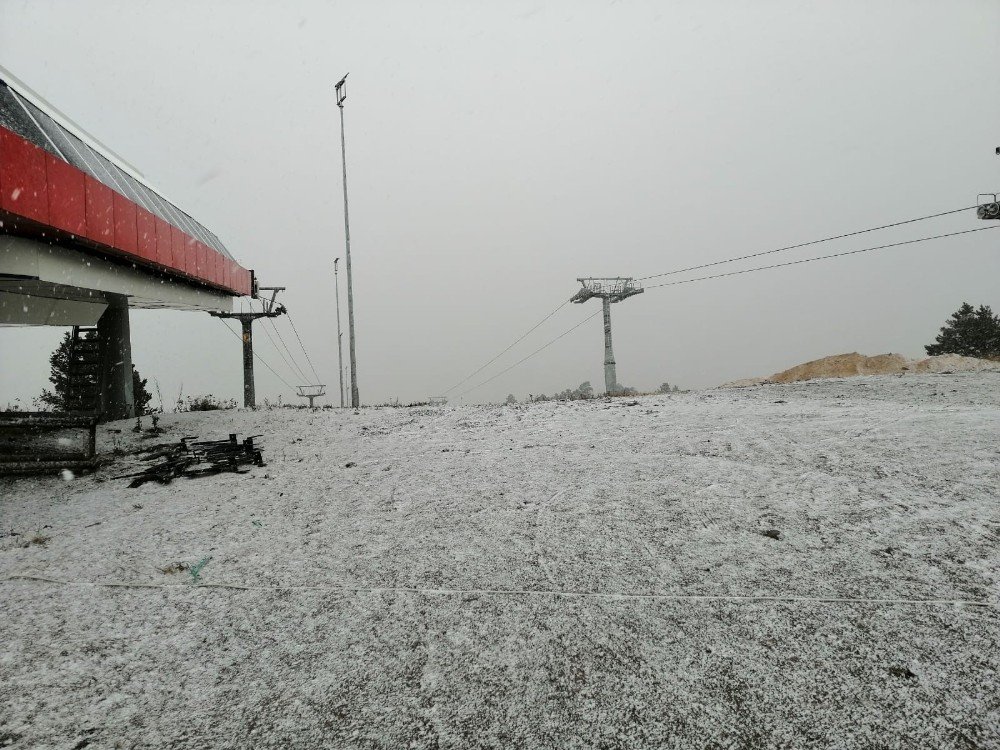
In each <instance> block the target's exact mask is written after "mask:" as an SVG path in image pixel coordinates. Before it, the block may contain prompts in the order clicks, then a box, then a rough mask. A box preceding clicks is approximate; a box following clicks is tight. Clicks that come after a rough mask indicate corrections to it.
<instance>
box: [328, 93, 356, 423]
mask: <svg viewBox="0 0 1000 750" xmlns="http://www.w3.org/2000/svg"><path fill="white" fill-rule="evenodd" d="M334 88H335V89H336V91H337V106H338V107H340V156H341V159H342V160H343V164H344V243H345V247H346V249H345V251H344V260H345V264H346V265H347V348H348V351H349V352H350V355H351V406H352V407H353V408H355V409H357V408H358V407H359V406H361V397H360V396H359V395H358V360H357V356H356V355H355V351H354V286H353V284H352V283H351V225H350V222H349V221H348V218H347V146H346V145H345V141H344V100H345V99H347V75H346V74H345V75H344V77H343V78H341V79H340V82H339V83H338V84H337V85H336V86H335V87H334Z"/></svg>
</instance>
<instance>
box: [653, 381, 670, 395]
mask: <svg viewBox="0 0 1000 750" xmlns="http://www.w3.org/2000/svg"><path fill="white" fill-rule="evenodd" d="M656 392H657V393H670V392H671V391H670V383H663V384H661V385H660V387H659V388H657V389H656Z"/></svg>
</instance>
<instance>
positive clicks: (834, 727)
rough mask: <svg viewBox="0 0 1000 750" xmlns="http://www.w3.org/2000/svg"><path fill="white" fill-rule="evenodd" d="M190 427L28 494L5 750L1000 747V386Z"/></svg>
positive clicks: (824, 390)
mask: <svg viewBox="0 0 1000 750" xmlns="http://www.w3.org/2000/svg"><path fill="white" fill-rule="evenodd" d="M633 403H634V405H633ZM162 424H163V425H165V426H166V427H167V428H168V430H169V432H168V434H167V435H166V436H164V438H162V439H176V438H179V437H180V436H182V435H198V436H200V437H202V438H205V439H207V438H213V437H223V436H225V435H226V434H227V433H228V432H230V431H238V432H239V433H240V434H241V435H245V434H256V433H266V435H267V438H266V441H265V458H266V459H267V461H268V466H267V467H265V468H262V469H260V468H255V469H254V470H253V471H252V472H251V473H250V474H248V475H244V476H235V475H221V476H217V477H210V478H204V479H198V480H177V481H176V482H175V483H173V484H172V485H170V486H158V485H145V486H143V487H141V488H139V489H134V490H133V489H128V488H127V481H125V480H120V479H113V478H112V477H114V476H115V475H116V474H118V473H121V472H123V471H126V470H127V469H128V468H129V467H130V466H133V465H134V462H135V459H134V458H132V457H129V456H122V457H120V458H119V459H118V460H117V461H116V463H115V464H114V465H112V466H109V467H107V468H105V469H103V470H101V471H100V472H99V473H98V474H97V475H95V476H89V477H82V478H79V479H76V480H74V481H71V482H64V481H62V480H60V479H19V480H11V479H6V480H0V533H2V534H3V537H2V538H0V579H5V580H2V582H0V592H2V594H3V608H2V610H0V612H2V614H0V628H2V632H3V633H4V638H5V640H6V644H5V648H4V649H3V652H2V655H0V747H2V746H4V742H5V741H6V742H7V743H8V744H10V745H11V746H13V747H32V748H34V747H73V746H74V745H76V744H77V743H78V742H81V741H83V740H88V741H89V745H79V746H81V747H82V746H90V747H115V746H116V743H120V745H119V746H121V747H164V746H170V747H184V748H188V747H189V748H203V747H247V746H254V747H303V748H307V747H317V746H323V745H327V746H343V747H455V748H458V747H496V748H508V747H581V748H583V747H677V748H687V747H706V746H710V747H747V746H750V747H810V746H815V747H856V748H868V747H935V748H948V747H1000V676H998V667H1000V656H998V649H1000V622H998V619H997V615H998V610H997V606H998V604H1000V573H998V562H1000V555H998V541H1000V511H998V506H997V499H998V491H997V487H998V486H1000V440H998V438H1000V375H998V374H997V373H965V374H949V375H942V374H926V375H906V376H903V377H885V376H882V377H860V378H851V379H843V380H822V381H812V382H805V383H797V384H789V385H767V386H759V387H752V388H746V389H741V390H717V391H707V392H694V393H687V394H678V395H673V396H661V397H649V398H640V399H638V400H637V401H636V402H633V401H632V400H629V399H615V400H613V401H611V402H605V401H592V402H571V403H552V402H549V403H542V404H535V405H530V406H516V407H488V406H479V407H476V406H470V407H457V408H448V407H446V408H442V409H365V410H362V411H361V413H360V414H358V415H354V414H353V413H351V412H349V411H348V412H340V411H337V410H334V411H317V412H312V413H310V412H306V411H293V410H275V411H258V412H243V411H240V412H235V411H234V412H225V413H202V414H183V415H168V416H166V417H165V418H164V419H163V422H162ZM130 426H131V425H128V424H118V425H114V426H113V427H116V428H119V429H121V430H122V431H121V432H120V433H118V434H115V433H110V432H105V433H104V434H103V435H102V443H103V446H104V447H105V449H111V448H115V447H117V448H118V449H120V450H122V451H128V450H129V449H130V448H131V447H132V446H133V445H134V444H135V443H136V437H135V436H134V435H133V434H132V433H131V432H130V431H129V427H130ZM348 463H354V464H355V465H354V466H351V467H350V468H348V467H347V464H348ZM11 531H13V532H14V533H15V534H16V535H12V534H10V533H9V532H11ZM764 532H767V534H765V533H764ZM35 535H41V537H47V538H48V539H47V541H44V543H41V544H40V543H30V540H31V539H32V538H33V537H35ZM41 537H39V538H41ZM773 537H778V538H773ZM205 558H210V559H209V561H208V562H207V563H206V564H205V566H204V568H203V569H202V571H201V584H200V585H196V584H195V583H194V582H193V578H192V576H191V575H190V573H189V572H186V571H184V570H180V571H177V572H166V573H165V572H163V571H164V570H171V566H173V568H174V569H176V567H177V566H176V565H175V564H176V563H184V564H187V565H193V564H195V563H197V562H198V561H201V560H204V559H205ZM16 576H29V577H35V578H33V579H24V578H16ZM11 577H15V578H11ZM37 578H43V579H48V580H37ZM118 583H131V584H135V585H131V586H117V585H113V584H118ZM94 584H100V585H94ZM218 584H228V585H231V586H233V587H232V588H225V587H218V586H217V585H218ZM240 587H245V588H240ZM984 605H985V606H984Z"/></svg>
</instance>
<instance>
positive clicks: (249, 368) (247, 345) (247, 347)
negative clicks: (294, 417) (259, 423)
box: [240, 318, 257, 409]
mask: <svg viewBox="0 0 1000 750" xmlns="http://www.w3.org/2000/svg"><path fill="white" fill-rule="evenodd" d="M240 322H241V323H242V324H243V406H244V407H246V408H247V409H253V408H256V406H257V397H256V394H255V393H254V388H253V328H252V327H251V325H252V324H253V320H251V319H247V318H243V319H242V320H241V321H240Z"/></svg>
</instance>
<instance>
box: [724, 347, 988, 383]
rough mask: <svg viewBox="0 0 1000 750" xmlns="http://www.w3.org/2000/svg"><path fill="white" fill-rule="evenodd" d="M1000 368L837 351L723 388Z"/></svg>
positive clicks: (981, 362)
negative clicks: (772, 373)
mask: <svg viewBox="0 0 1000 750" xmlns="http://www.w3.org/2000/svg"><path fill="white" fill-rule="evenodd" d="M986 370H992V371H997V372H1000V362H995V361H992V360H988V359H977V358H975V357H963V356H961V355H958V354H942V355H939V356H936V357H927V358H925V359H908V358H906V357H904V356H903V355H902V354H878V355H876V356H874V357H866V356H865V355H864V354H858V353H857V352H851V353H850V354H834V355H833V356H831V357H823V358H822V359H814V360H813V361H811V362H805V363H803V364H801V365H796V366H795V367H792V368H789V369H788V370H784V371H782V372H778V373H775V374H774V375H771V376H770V377H767V378H746V379H744V380H734V381H733V382H731V383H726V384H725V385H723V386H721V387H723V388H743V387H746V386H751V385H763V384H764V383H795V382H798V381H800V380H815V379H817V378H850V377H854V376H856V375H898V374H901V373H904V372H982V371H986Z"/></svg>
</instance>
